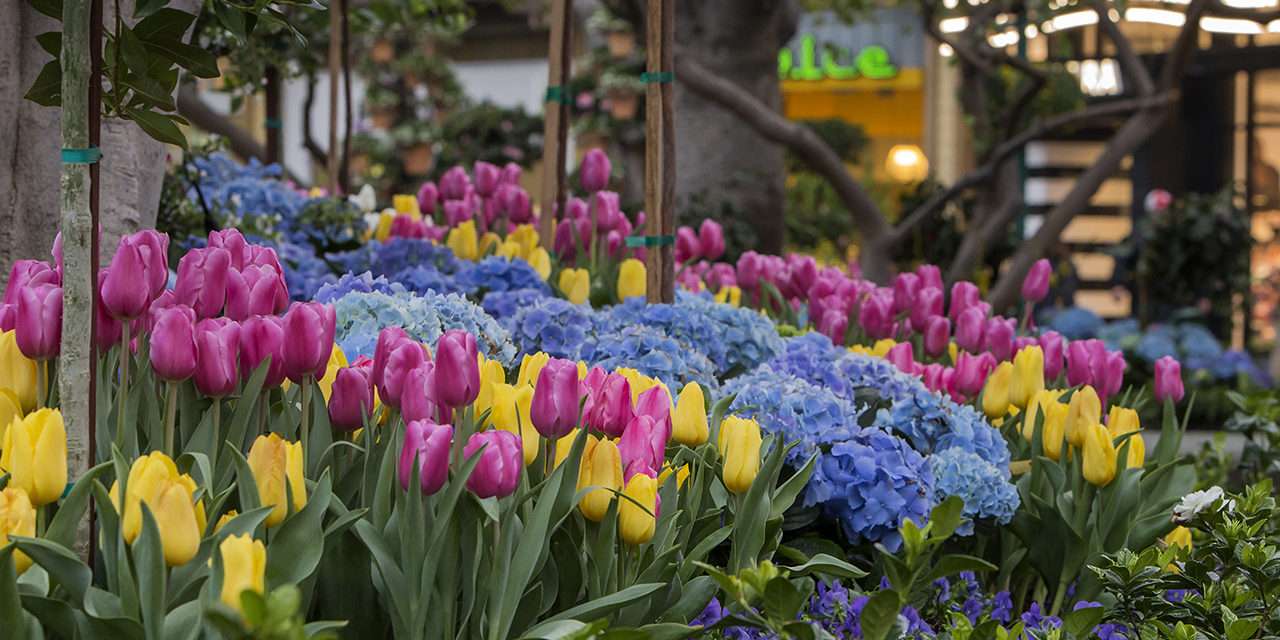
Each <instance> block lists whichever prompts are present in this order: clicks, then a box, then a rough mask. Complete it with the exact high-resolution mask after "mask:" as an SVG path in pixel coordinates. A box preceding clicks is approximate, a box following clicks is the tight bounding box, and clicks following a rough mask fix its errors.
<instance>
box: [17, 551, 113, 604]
mask: <svg viewBox="0 0 1280 640" xmlns="http://www.w3.org/2000/svg"><path fill="white" fill-rule="evenodd" d="M9 541H10V542H12V543H14V544H16V545H17V546H18V550H19V551H21V552H23V553H25V554H27V557H29V558H31V560H32V561H33V562H35V563H36V564H38V565H40V566H42V567H44V570H45V571H47V572H49V578H50V580H52V582H53V583H54V584H58V585H61V586H62V588H64V589H66V590H67V593H69V594H71V600H72V602H82V601H83V600H84V593H85V591H86V590H88V588H89V582H90V580H92V578H93V574H92V572H90V571H89V567H87V566H85V564H84V563H83V562H80V559H79V558H77V557H76V556H75V554H74V553H71V551H70V550H69V549H67V548H66V547H64V546H62V545H60V544H58V543H56V542H53V541H50V540H44V539H41V538H25V537H21V536H9Z"/></svg>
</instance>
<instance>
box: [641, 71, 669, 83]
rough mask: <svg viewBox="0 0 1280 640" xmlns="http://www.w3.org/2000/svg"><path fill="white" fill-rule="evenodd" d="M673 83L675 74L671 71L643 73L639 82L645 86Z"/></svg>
mask: <svg viewBox="0 0 1280 640" xmlns="http://www.w3.org/2000/svg"><path fill="white" fill-rule="evenodd" d="M675 81H676V74H675V73H674V72H671V71H645V72H644V73H641V74H640V82H644V83H646V84H650V83H664V82H675Z"/></svg>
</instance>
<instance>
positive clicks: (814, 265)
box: [787, 253, 818, 297]
mask: <svg viewBox="0 0 1280 640" xmlns="http://www.w3.org/2000/svg"><path fill="white" fill-rule="evenodd" d="M787 269H788V271H789V272H790V274H791V278H790V280H791V289H792V293H791V294H790V295H789V296H788V297H795V296H797V295H799V293H800V292H803V291H808V290H809V287H812V286H813V283H814V282H815V281H816V280H817V279H818V262H817V261H816V260H814V259H813V256H802V255H798V254H794V253H793V254H791V255H789V256H787Z"/></svg>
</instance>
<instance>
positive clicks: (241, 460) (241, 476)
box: [226, 442, 262, 512]
mask: <svg viewBox="0 0 1280 640" xmlns="http://www.w3.org/2000/svg"><path fill="white" fill-rule="evenodd" d="M226 449H227V452H228V453H230V454H231V456H230V457H231V459H232V460H233V461H234V463H235V467H236V483H235V484H236V490H237V491H238V492H239V494H240V511H241V512H249V511H252V510H254V509H257V508H258V507H259V506H260V505H261V504H262V500H261V497H260V494H259V493H258V481H257V480H255V479H254V477H253V469H252V468H250V467H249V461H248V460H246V459H245V457H244V454H242V453H240V450H239V449H237V448H236V447H235V446H234V445H232V444H231V443H230V442H228V443H226Z"/></svg>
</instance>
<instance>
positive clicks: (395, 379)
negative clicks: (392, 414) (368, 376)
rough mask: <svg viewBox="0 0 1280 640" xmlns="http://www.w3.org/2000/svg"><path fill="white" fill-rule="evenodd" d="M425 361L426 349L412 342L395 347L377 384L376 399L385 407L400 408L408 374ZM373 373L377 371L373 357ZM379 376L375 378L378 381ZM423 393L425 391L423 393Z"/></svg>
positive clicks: (375, 357) (375, 360)
mask: <svg viewBox="0 0 1280 640" xmlns="http://www.w3.org/2000/svg"><path fill="white" fill-rule="evenodd" d="M426 361H427V351H426V349H425V348H424V347H423V346H422V345H420V344H418V343H417V342H414V341H412V340H407V339H406V340H405V341H404V342H401V343H399V344H397V345H395V348H394V350H393V351H392V352H391V354H390V355H388V356H387V362H386V365H385V366H384V367H383V369H382V374H381V376H380V381H379V382H377V383H376V384H377V387H378V397H379V398H381V399H382V402H384V403H386V405H387V406H389V407H392V408H394V409H399V408H400V403H401V397H402V396H403V395H404V393H405V388H406V384H407V382H408V377H409V373H410V372H411V371H413V370H414V369H417V368H418V367H419V366H421V365H422V363H424V362H426ZM373 367H374V371H375V372H377V371H378V365H377V356H376V354H375V356H374V365H373ZM378 378H379V376H375V379H378ZM423 393H425V390H424V392H423Z"/></svg>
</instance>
